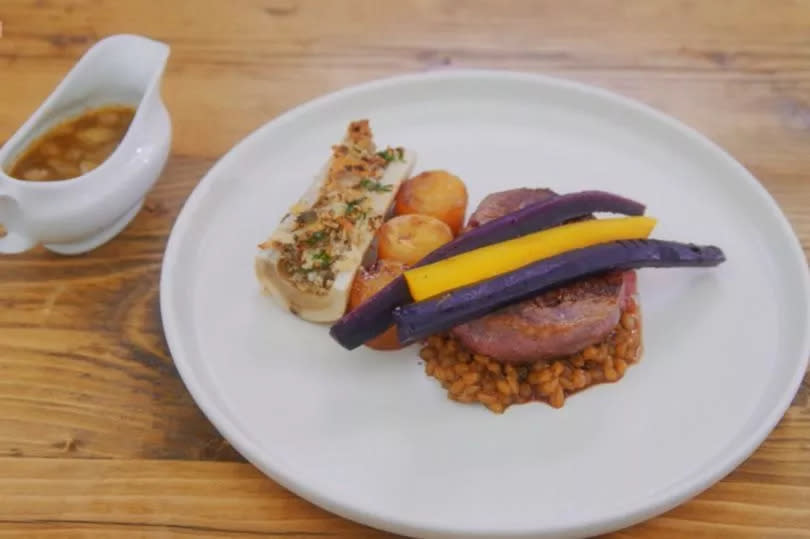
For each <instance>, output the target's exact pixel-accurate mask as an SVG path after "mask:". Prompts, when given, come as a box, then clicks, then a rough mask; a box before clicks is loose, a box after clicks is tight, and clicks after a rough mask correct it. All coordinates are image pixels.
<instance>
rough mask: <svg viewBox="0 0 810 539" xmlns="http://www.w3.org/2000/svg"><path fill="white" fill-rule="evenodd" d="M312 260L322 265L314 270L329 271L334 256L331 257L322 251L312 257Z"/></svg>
mask: <svg viewBox="0 0 810 539" xmlns="http://www.w3.org/2000/svg"><path fill="white" fill-rule="evenodd" d="M312 259H313V260H317V261H318V262H320V263H321V265H320V266H319V267H318V268H314V269H329V266H331V265H332V260H333V259H332V255H330V254H329V253H327V252H326V251H324V250H323V249H321V250H320V251H318V252H317V253H315V254H314V255H312Z"/></svg>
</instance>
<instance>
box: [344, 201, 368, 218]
mask: <svg viewBox="0 0 810 539" xmlns="http://www.w3.org/2000/svg"><path fill="white" fill-rule="evenodd" d="M365 199H366V197H360V198H355V199H354V200H350V201H348V202H347V203H346V211H345V215H346V217H349V218H351V217H359V218H360V219H363V218H364V217H365V216H366V212H365V211H363V209H362V208H361V207H360V203H361V202H363V201H364V200H365Z"/></svg>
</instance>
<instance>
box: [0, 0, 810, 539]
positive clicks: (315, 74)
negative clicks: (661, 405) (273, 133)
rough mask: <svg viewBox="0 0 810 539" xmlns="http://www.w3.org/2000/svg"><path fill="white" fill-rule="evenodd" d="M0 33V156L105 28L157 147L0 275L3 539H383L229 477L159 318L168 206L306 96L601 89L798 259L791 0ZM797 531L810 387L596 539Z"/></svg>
mask: <svg viewBox="0 0 810 539" xmlns="http://www.w3.org/2000/svg"><path fill="white" fill-rule="evenodd" d="M392 6H393V7H392ZM0 19H1V20H2V22H3V29H4V36H3V38H2V39H0V103H3V104H13V106H0V141H3V140H5V139H6V138H8V137H9V136H10V135H11V134H12V133H13V132H14V130H15V129H16V128H17V126H19V125H20V124H21V123H22V122H23V121H24V119H25V118H26V117H27V116H28V115H29V114H30V113H31V112H32V111H33V110H34V109H35V108H36V106H38V104H39V103H40V102H41V101H42V99H44V98H45V97H46V96H47V94H48V93H49V92H50V91H51V90H52V88H53V87H54V86H55V84H56V83H57V82H58V81H59V80H60V78H61V77H62V76H63V75H64V74H65V73H66V72H67V71H68V70H69V69H70V67H71V66H72V65H73V63H74V62H75V61H76V60H77V59H78V58H79V56H80V55H81V54H82V53H83V52H84V51H85V50H86V49H87V48H88V47H89V46H90V45H91V44H92V43H94V42H95V41H97V40H98V39H100V38H101V37H103V36H105V35H109V34H112V33H117V32H134V33H141V34H145V35H149V36H152V37H154V38H156V39H160V40H163V41H166V42H167V43H169V44H170V45H171V47H172V55H171V58H170V63H169V65H168V68H167V72H166V76H165V79H164V84H163V94H164V96H165V99H166V102H167V104H168V106H169V109H170V111H171V115H172V120H173V124H174V130H175V134H174V140H173V148H172V156H171V158H170V160H169V164H168V166H167V169H166V171H165V173H164V174H163V177H162V178H161V180H160V181H159V183H158V184H157V186H156V187H155V189H154V190H153V191H152V192H151V193H150V194H149V197H148V199H147V203H146V205H145V207H144V209H143V210H142V211H141V213H140V214H139V215H138V217H137V218H136V219H135V221H134V222H133V223H132V224H131V225H130V226H129V227H127V229H126V230H125V231H124V232H123V233H122V234H121V235H120V236H119V237H117V238H116V239H115V240H114V241H112V242H110V243H108V244H107V245H104V246H102V247H101V248H99V249H97V250H96V251H94V252H92V253H88V254H87V255H83V256H79V257H72V258H67V257H59V256H56V255H53V254H51V253H48V252H46V251H45V250H43V249H36V250H33V251H31V252H28V253H25V254H22V255H16V256H4V257H2V258H0V477H3V481H0V536H1V537H110V536H115V537H155V536H158V537H187V536H188V537H313V536H315V537H317V536H327V537H352V538H354V537H359V538H363V537H389V535H386V534H383V533H381V532H377V531H374V530H369V529H367V528H364V527H362V526H358V525H356V524H353V523H350V522H347V521H345V520H342V519H340V518H338V517H335V516H333V515H330V514H328V513H326V512H324V511H322V510H320V509H317V508H315V507H314V506H312V505H311V504H309V503H308V502H305V501H303V500H300V499H299V498H297V497H295V496H294V495H292V494H290V493H289V492H287V491H286V490H284V489H283V488H281V487H279V486H278V485H276V484H275V483H273V482H272V481H270V480H268V479H266V478H264V477H263V476H261V474H259V473H258V472H257V471H256V470H255V469H254V468H252V467H251V466H249V465H247V464H245V463H244V462H243V461H242V458H241V457H240V456H239V455H238V454H237V453H236V452H235V451H234V450H233V449H232V448H231V447H230V446H229V445H228V444H227V443H226V442H225V441H224V440H223V439H222V438H221V436H219V434H218V433H217V432H216V430H215V429H214V428H213V426H211V425H210V423H209V422H208V421H207V420H206V419H205V418H204V416H203V415H202V414H201V412H200V411H199V409H198V408H197V407H196V406H195V405H194V402H193V401H192V399H191V397H190V396H189V395H188V393H187V392H186V390H185V388H184V386H183V384H182V381H181V380H180V379H179V377H178V375H177V372H176V370H175V368H174V366H173V364H172V362H171V358H170V355H169V353H168V350H167V348H166V344H165V342H164V338H163V335H162V329H161V324H160V313H159V308H158V292H157V283H158V278H159V273H160V263H161V259H162V254H163V250H164V248H165V243H166V239H167V237H168V233H169V231H170V228H171V225H172V223H173V222H174V219H175V218H176V216H177V214H178V212H179V210H180V207H181V206H182V203H183V201H184V200H185V199H186V197H187V196H188V194H189V193H190V192H191V190H192V189H193V187H194V186H195V185H196V183H197V182H198V181H199V178H200V177H201V176H202V175H203V174H204V173H205V172H206V171H207V170H208V169H209V168H210V166H211V165H212V164H213V163H214V162H215V160H216V159H217V158H218V157H219V156H221V155H222V154H223V153H224V152H225V151H227V150H228V148H230V147H231V146H232V145H233V144H234V143H236V142H237V141H238V140H239V139H241V138H242V137H244V136H245V135H247V134H248V133H250V132H251V131H252V130H253V129H255V128H257V127H258V126H260V125H261V124H263V123H264V122H266V121H267V120H269V119H271V118H273V117H274V116H276V115H278V114H280V113H281V112H283V111H285V110H287V109H289V108H291V107H293V106H295V105H297V104H299V103H301V102H303V101H305V100H307V99H309V98H312V97H315V96H317V95H320V94H323V93H326V92H329V91H333V90H337V89H340V88H342V87H344V86H346V85H350V84H356V83H360V82H364V81H368V80H371V79H375V78H379V77H384V76H389V75H394V74H399V73H407V72H416V71H423V70H443V69H455V68H457V67H476V68H498V69H519V70H524V71H529V72H535V73H543V74H549V75H555V76H561V77H564V78H568V79H571V80H576V81H582V82H586V83H591V84H596V85H599V86H602V87H605V88H608V89H612V90H615V91H617V92H620V93H621V94H623V95H627V96H629V97H633V98H636V99H639V100H641V101H642V102H645V103H647V104H650V105H652V106H654V107H656V108H658V109H660V110H662V111H664V112H666V113H669V114H671V115H673V116H675V117H676V118H678V119H680V120H682V121H684V122H686V123H687V124H689V125H691V126H693V127H695V128H696V129H698V130H699V131H701V132H702V133H704V134H706V135H707V136H708V137H710V138H711V139H712V140H714V141H715V142H717V143H718V144H720V145H721V146H722V147H723V148H725V149H726V150H728V151H729V152H730V153H731V154H732V155H733V156H735V157H736V158H737V159H739V160H740V161H741V162H742V163H743V164H744V165H745V166H746V167H748V168H749V169H750V170H751V171H752V172H753V173H754V174H755V175H756V176H757V177H758V178H759V179H760V181H761V182H762V183H763V185H764V186H765V187H766V189H768V191H769V192H770V193H771V194H772V195H773V196H774V198H775V199H776V201H777V202H778V203H779V204H780V206H781V207H782V209H783V210H784V212H785V213H786V215H787V216H788V218H789V220H790V221H791V223H792V225H793V227H794V229H795V231H796V233H797V235H798V236H799V238H800V240H801V243H802V246H803V248H804V251H805V253H806V254H810V180H809V179H808V177H807V174H808V172H807V171H808V170H810V152H808V151H807V148H808V147H809V144H810V97H808V96H810V33H809V32H808V28H810V2H808V1H807V0H795V1H791V0H774V1H770V2H769V1H765V0H760V1H757V0H735V2H733V4H729V3H716V2H701V1H699V0H659V1H656V2H636V1H632V0H574V1H570V2H557V1H554V0H538V1H528V0H505V1H504V2H488V1H485V0H468V1H464V0H401V1H399V2H397V3H396V4H393V3H391V4H387V5H385V6H383V5H382V4H381V3H379V2H376V1H374V0H340V1H334V2H322V1H318V0H245V1H240V2H228V3H225V2H216V1H215V0H175V1H173V2H172V3H171V8H170V9H167V3H166V2H165V1H164V0H143V1H141V2H138V3H129V2H116V1H114V0H69V1H65V2H61V1H55V0H4V1H3V2H2V6H0ZM0 226H2V223H0ZM127 459H131V460H127ZM140 459H163V460H160V461H158V460H140ZM183 461H197V462H183ZM808 515H810V375H808V376H806V377H805V382H804V384H803V386H802V388H801V390H800V391H799V393H798V394H797V396H796V398H795V399H794V401H793V405H792V407H791V408H790V409H789V410H788V412H787V414H786V415H785V417H784V418H783V419H782V421H781V422H780V424H779V426H778V427H777V428H776V429H775V430H774V431H773V433H771V435H770V436H769V438H768V440H767V441H766V442H765V443H764V444H763V445H762V446H761V447H760V448H759V449H758V450H757V451H756V452H755V453H754V455H752V457H751V458H749V459H748V460H747V461H746V462H745V463H744V464H743V465H742V466H740V467H739V468H738V469H737V470H735V471H734V472H733V473H732V474H731V475H730V476H729V477H727V478H726V479H725V480H723V481H722V482H720V483H718V484H717V485H715V486H714V487H712V488H710V489H709V490H708V491H706V492H705V493H703V494H702V495H701V496H699V497H698V498H696V499H695V500H693V501H691V502H689V503H687V504H685V505H683V506H681V507H679V508H677V509H675V510H673V511H670V512H669V513H667V514H666V515H665V516H663V517H661V518H657V519H654V520H652V521H650V522H647V523H644V524H642V525H639V526H636V527H633V528H630V529H627V530H623V531H621V532H618V533H616V534H613V536H612V537H633V538H636V537H664V538H676V537H677V538H680V537H684V536H694V537H696V538H702V537H706V538H708V537H740V538H755V537H756V538H759V537H791V538H792V537H808V536H810V532H808V530H810V521H808V518H810V517H809V516H808Z"/></svg>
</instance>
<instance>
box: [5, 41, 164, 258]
mask: <svg viewBox="0 0 810 539" xmlns="http://www.w3.org/2000/svg"><path fill="white" fill-rule="evenodd" d="M168 56H169V47H168V46H167V45H166V44H164V43H160V42H157V41H153V40H151V39H147V38H144V37H140V36H135V35H126V34H122V35H115V36H111V37H108V38H105V39H103V40H101V41H99V42H98V43H96V44H95V45H94V46H93V47H92V48H90V50H88V51H87V53H86V54H85V55H84V56H83V57H82V58H81V60H80V61H79V62H78V63H77V64H76V65H75V66H74V67H73V69H72V70H71V71H70V73H68V75H67V76H66V77H65V78H64V79H63V80H62V82H61V83H60V84H59V85H58V86H57V87H56V89H55V90H54V91H53V93H51V95H50V96H49V97H48V99H46V100H45V102H44V103H43V104H42V105H41V106H40V107H39V109H37V111H36V112H35V113H34V114H33V116H31V117H30V118H29V119H28V121H26V122H25V124H23V126H22V127H20V129H19V130H18V131H17V132H16V133H14V135H12V137H11V138H10V139H9V140H8V142H6V144H5V145H4V146H3V147H2V148H0V225H4V226H5V228H6V229H7V233H6V235H5V237H2V238H0V253H19V252H23V251H26V250H28V249H30V248H32V247H34V246H36V245H37V244H40V243H41V244H43V245H44V246H45V247H46V248H47V249H49V250H51V251H54V252H57V253H61V254H78V253H83V252H86V251H89V250H91V249H94V248H96V247H98V246H99V245H101V244H102V243H105V242H106V241H108V240H110V239H112V238H113V237H114V236H115V235H116V234H118V233H119V232H120V231H121V230H122V229H123V228H124V227H125V226H126V225H127V224H128V223H129V222H130V221H131V220H132V219H133V218H134V217H135V215H136V214H137V213H138V210H140V208H141V205H142V204H143V199H144V196H145V195H146V193H147V191H149V189H151V187H152V185H153V184H154V183H155V181H156V180H157V178H158V176H160V173H161V171H162V170H163V167H164V165H165V164H166V159H167V157H168V154H169V147H170V146H171V122H170V120H169V113H168V111H167V110H166V107H165V106H164V104H163V101H162V100H161V97H160V83H161V80H162V77H163V71H164V68H165V66H166V61H167V59H168ZM108 104H127V105H131V106H133V107H135V109H136V110H135V116H134V118H133V119H132V123H131V124H130V127H129V129H128V130H127V132H126V133H125V134H124V138H123V139H122V140H121V142H120V144H119V145H118V147H117V148H116V149H115V151H114V152H113V153H112V154H111V155H110V156H109V157H108V158H107V159H106V160H105V161H104V162H103V163H101V164H100V165H99V166H98V167H96V168H95V169H93V170H91V171H89V172H87V173H85V174H82V175H81V176H78V177H76V178H71V179H68V180H59V181H23V180H17V179H15V178H12V177H10V176H9V175H8V174H7V172H8V170H9V169H10V168H11V167H12V166H13V163H14V162H15V160H16V159H17V158H18V157H19V156H20V155H21V154H22V152H23V151H24V150H25V149H26V148H28V146H29V144H31V143H32V142H33V141H34V140H35V139H37V137H39V136H40V135H42V134H44V133H45V132H46V131H47V130H48V129H50V128H51V127H53V126H54V125H56V124H59V123H61V121H64V120H65V119H68V118H71V117H74V116H77V115H79V114H81V112H82V111H83V110H85V109H87V108H96V107H100V106H104V105H108Z"/></svg>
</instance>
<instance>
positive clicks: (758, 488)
mask: <svg viewBox="0 0 810 539" xmlns="http://www.w3.org/2000/svg"><path fill="white" fill-rule="evenodd" d="M0 472H2V474H3V477H4V480H3V481H2V482H0V502H2V503H1V504H0V536H3V535H11V534H13V533H15V532H17V531H18V530H26V531H27V532H28V533H31V534H37V535H39V534H41V535H42V536H45V537H49V536H52V537H71V536H75V537H78V536H89V537H102V536H105V534H115V535H116V536H120V537H140V536H142V535H147V534H154V533H157V532H161V533H163V534H165V536H166V537H174V536H183V535H189V534H190V535H194V536H197V537H223V536H227V537H251V536H257V535H260V536H263V537H290V536H292V537H310V536H325V537H354V538H371V537H394V536H393V535H389V534H386V533H383V532H378V531H376V530H372V529H369V528H365V527H363V526H360V525H358V524H353V523H350V522H347V521H345V520H342V519H340V518H339V517H336V516H334V515H332V514H330V513H327V512H325V511H323V510H322V509H319V508H317V507H315V506H314V505H312V504H310V503H309V502H306V501H304V500H302V499H300V498H298V497H297V496H295V495H293V494H292V493H290V492H289V491H287V490H285V489H284V488H282V487H280V486H278V485H277V484H275V483H273V482H272V481H270V480H269V479H267V478H265V477H264V476H263V475H261V474H260V473H259V472H258V471H256V470H255V469H254V468H253V467H252V466H249V465H247V464H239V463H213V462H207V463H204V462H166V461H129V460H127V461H117V460H108V461H95V462H93V461H84V460H73V459H48V460H37V459H22V460H20V459H0ZM736 475H737V473H736V472H735V473H733V474H732V475H731V476H730V478H729V479H730V481H726V482H722V483H719V484H717V485H715V486H714V487H712V488H710V489H709V490H708V491H707V492H706V493H704V494H703V496H701V497H699V498H698V499H696V500H694V501H692V502H691V503H688V504H686V505H684V506H682V507H680V508H677V509H675V510H673V511H670V512H669V513H667V514H665V515H664V516H663V517H661V518H658V519H655V520H652V521H650V522H647V523H643V524H640V525H638V526H635V527H632V528H629V529H626V530H622V531H620V532H617V533H615V534H612V535H608V536H606V537H615V538H617V539H618V538H630V537H633V538H635V537H649V536H655V537H659V536H660V537H683V536H684V535H683V534H684V533H687V532H688V533H690V534H696V535H697V536H698V537H725V536H729V534H733V536H735V537H763V536H767V537H810V512H808V510H807V506H808V502H810V486H808V485H807V484H805V485H803V486H784V485H782V486H777V485H767V484H765V485H763V484H762V483H759V482H757V481H747V480H741V479H737V478H735V476H736ZM82 534H84V535H82ZM108 536H109V535H108Z"/></svg>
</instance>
